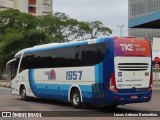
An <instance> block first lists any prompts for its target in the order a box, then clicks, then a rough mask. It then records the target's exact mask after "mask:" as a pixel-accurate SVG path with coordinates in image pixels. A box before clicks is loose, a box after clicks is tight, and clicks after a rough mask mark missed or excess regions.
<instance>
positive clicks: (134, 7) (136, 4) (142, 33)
mask: <svg viewBox="0 0 160 120" xmlns="http://www.w3.org/2000/svg"><path fill="white" fill-rule="evenodd" d="M128 4H129V21H131V20H134V19H138V18H141V17H143V16H147V15H150V14H152V13H156V12H160V0H129V2H128ZM129 35H130V36H137V37H147V38H148V39H149V40H150V41H152V40H153V37H160V29H150V28H129Z"/></svg>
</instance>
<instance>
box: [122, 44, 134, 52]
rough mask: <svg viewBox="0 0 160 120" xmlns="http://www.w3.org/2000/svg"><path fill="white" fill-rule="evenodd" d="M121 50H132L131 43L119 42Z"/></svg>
mask: <svg viewBox="0 0 160 120" xmlns="http://www.w3.org/2000/svg"><path fill="white" fill-rule="evenodd" d="M120 46H121V47H122V51H133V44H120Z"/></svg>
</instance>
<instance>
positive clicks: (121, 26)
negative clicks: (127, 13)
mask: <svg viewBox="0 0 160 120" xmlns="http://www.w3.org/2000/svg"><path fill="white" fill-rule="evenodd" d="M124 26H125V25H117V27H119V28H120V35H121V37H122V28H123V27H124Z"/></svg>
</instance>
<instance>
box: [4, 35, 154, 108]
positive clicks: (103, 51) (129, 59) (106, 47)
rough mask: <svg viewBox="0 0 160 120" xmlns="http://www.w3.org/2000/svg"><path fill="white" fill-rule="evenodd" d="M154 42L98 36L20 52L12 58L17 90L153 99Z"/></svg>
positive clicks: (47, 95) (108, 99)
mask: <svg viewBox="0 0 160 120" xmlns="http://www.w3.org/2000/svg"><path fill="white" fill-rule="evenodd" d="M151 56H152V55H151V47H150V43H149V41H148V40H147V39H142V38H135V37H124V38H123V37H121V38H120V37H111V38H98V39H92V40H87V41H79V42H68V43H51V44H44V45H39V46H34V47H31V48H26V49H24V50H21V51H20V52H18V53H17V54H16V55H15V56H14V58H13V59H12V60H10V61H8V63H7V68H8V69H10V70H11V78H12V81H11V91H12V94H14V95H20V96H21V98H22V99H23V100H27V99H28V97H35V98H43V99H55V100H61V101H67V102H71V104H72V106H73V107H74V108H80V107H81V106H82V104H83V103H85V104H92V105H101V106H107V105H110V106H117V105H124V104H130V103H142V102H149V101H150V100H151V95H152V69H151V68H152V66H151Z"/></svg>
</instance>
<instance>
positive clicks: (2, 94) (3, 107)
mask: <svg viewBox="0 0 160 120" xmlns="http://www.w3.org/2000/svg"><path fill="white" fill-rule="evenodd" d="M0 111H70V112H66V113H64V112H54V113H48V114H55V115H57V116H62V117H63V115H64V116H72V115H73V114H76V115H77V116H79V117H80V116H83V117H85V116H86V113H87V114H90V115H91V116H92V115H93V117H94V116H96V115H97V116H99V115H100V116H101V115H102V116H103V115H105V117H106V116H111V115H113V111H112V112H111V111H110V110H108V109H102V108H100V107H93V106H84V107H83V109H74V108H72V106H71V105H70V103H65V102H59V101H53V100H42V99H32V100H29V101H22V100H21V99H20V96H14V95H11V93H10V89H8V88H1V87H0ZM71 111H72V112H71ZM88 111H89V112H88ZM137 111H138V112H141V111H160V91H153V96H152V100H151V101H150V102H149V103H141V104H130V105H124V106H118V107H117V108H116V109H114V112H131V113H133V112H137ZM77 113H79V114H77ZM101 118H102V117H101ZM114 118H115V117H114ZM58 119H59V118H58ZM72 119H73V118H72ZM72 119H70V120H72ZM95 119H96V118H95ZM119 119H120V118H118V120H119ZM124 119H125V118H123V120H124ZM126 119H127V118H126ZM132 119H135V120H137V119H138V118H134V117H132ZM153 119H157V118H153ZM157 120H158V119H157Z"/></svg>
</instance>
